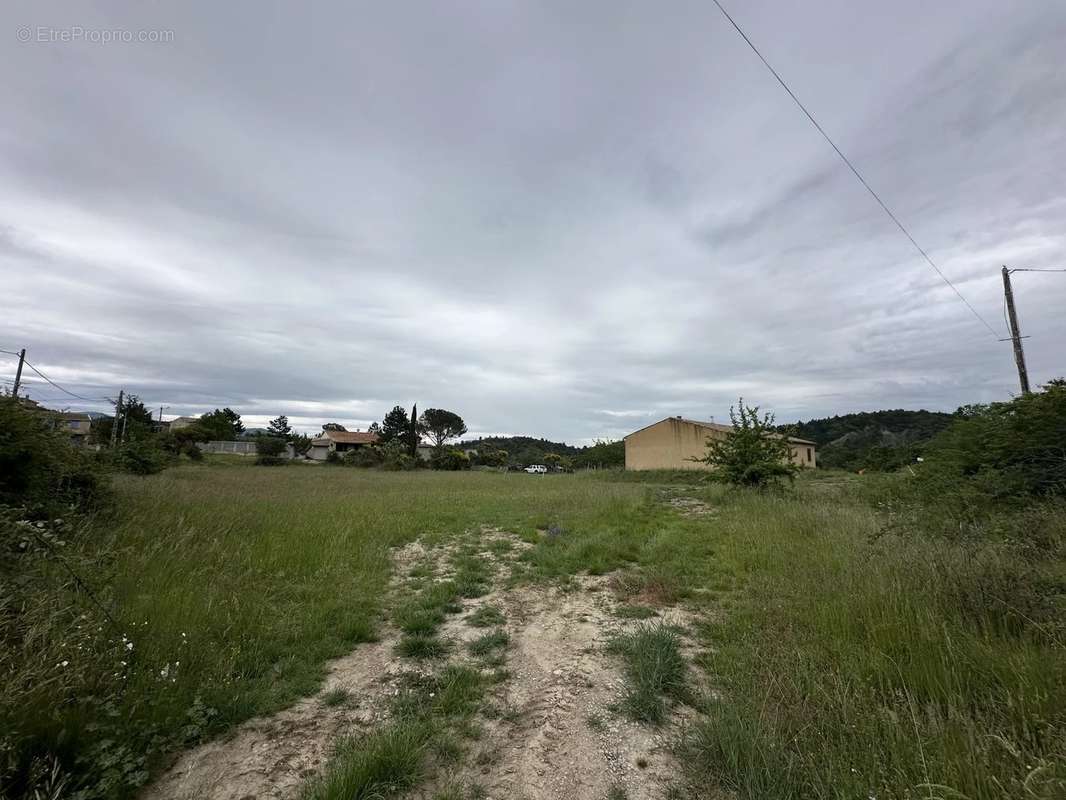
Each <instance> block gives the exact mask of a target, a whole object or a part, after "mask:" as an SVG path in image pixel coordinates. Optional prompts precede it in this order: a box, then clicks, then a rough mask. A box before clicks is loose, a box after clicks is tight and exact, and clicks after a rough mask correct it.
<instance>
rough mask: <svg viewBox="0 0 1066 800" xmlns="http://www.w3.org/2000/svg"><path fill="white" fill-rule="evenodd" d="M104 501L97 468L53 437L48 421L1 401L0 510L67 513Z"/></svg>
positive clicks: (106, 495) (101, 477)
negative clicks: (5, 506)
mask: <svg viewBox="0 0 1066 800" xmlns="http://www.w3.org/2000/svg"><path fill="white" fill-rule="evenodd" d="M108 499H109V491H108V489H107V487H106V484H105V482H104V475H103V470H102V469H101V465H100V464H99V462H97V461H96V460H94V459H93V458H92V457H91V456H90V455H89V454H87V453H85V452H82V451H80V450H78V449H76V448H75V447H73V446H72V445H71V444H70V442H69V441H67V438H66V437H65V436H63V435H61V434H59V433H56V432H55V431H54V430H53V429H52V427H51V420H50V417H49V416H48V415H46V414H43V413H42V412H40V411H31V410H28V409H25V408H22V407H21V406H19V405H18V403H17V402H14V401H12V400H11V399H9V398H6V397H0V504H4V503H6V504H9V505H18V506H25V507H27V508H30V509H36V510H40V511H42V512H44V513H48V512H49V511H53V512H55V513H61V512H62V513H65V512H66V511H68V510H69V509H70V508H71V507H73V508H74V509H76V510H81V511H88V510H92V509H94V508H97V507H99V506H102V505H106V503H107V501H108Z"/></svg>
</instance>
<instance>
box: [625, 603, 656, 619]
mask: <svg viewBox="0 0 1066 800" xmlns="http://www.w3.org/2000/svg"><path fill="white" fill-rule="evenodd" d="M658 613H659V612H657V611H656V610H655V609H654V608H649V607H648V606H639V605H622V606H618V607H617V608H615V610H614V615H615V616H616V617H621V618H622V619H649V618H650V617H654V616H658Z"/></svg>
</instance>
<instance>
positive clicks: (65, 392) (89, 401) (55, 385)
mask: <svg viewBox="0 0 1066 800" xmlns="http://www.w3.org/2000/svg"><path fill="white" fill-rule="evenodd" d="M25 363H26V366H27V367H29V368H30V369H32V370H33V371H34V372H36V373H37V374H38V375H40V376H41V377H42V378H44V379H45V380H46V381H48V382H49V383H50V384H52V386H54V387H55V388H57V389H59V391H61V392H63V393H64V394H69V395H70V396H71V397H76V398H78V399H79V400H84V401H85V402H86V403H95V402H97V401H98V400H100V398H91V397H82V396H81V395H80V394H75V393H74V392H72V391H70V389H64V388H63V387H62V386H60V385H59V384H58V383H56V382H55V381H54V380H52V379H51V378H49V377H48V376H47V375H45V374H44V373H43V372H41V371H40V370H39V369H37V367H35V366H33V364H31V363H30V362H29V361H27V362H25Z"/></svg>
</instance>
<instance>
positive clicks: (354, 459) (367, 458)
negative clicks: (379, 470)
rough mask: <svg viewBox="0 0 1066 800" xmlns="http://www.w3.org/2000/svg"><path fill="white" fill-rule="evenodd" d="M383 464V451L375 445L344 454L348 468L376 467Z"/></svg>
mask: <svg viewBox="0 0 1066 800" xmlns="http://www.w3.org/2000/svg"><path fill="white" fill-rule="evenodd" d="M380 463H381V451H380V450H379V449H378V448H376V447H374V446H373V445H368V446H366V447H360V448H357V449H355V450H349V451H348V452H347V453H345V454H344V465H345V466H347V467H376V466H377V465H378V464H380Z"/></svg>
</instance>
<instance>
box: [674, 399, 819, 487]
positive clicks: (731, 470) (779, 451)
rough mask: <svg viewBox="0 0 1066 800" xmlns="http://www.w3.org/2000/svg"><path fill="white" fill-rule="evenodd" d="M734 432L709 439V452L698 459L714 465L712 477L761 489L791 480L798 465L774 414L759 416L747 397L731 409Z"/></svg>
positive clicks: (730, 415)
mask: <svg viewBox="0 0 1066 800" xmlns="http://www.w3.org/2000/svg"><path fill="white" fill-rule="evenodd" d="M729 419H730V420H731V421H732V423H733V432H732V433H730V434H729V435H728V436H726V437H725V438H724V439H708V440H707V455H705V456H704V457H703V458H699V459H695V460H696V461H700V462H702V463H704V464H709V465H710V466H711V467H713V468H714V471H713V472H712V473H711V480H713V481H716V482H718V483H728V484H731V485H733V486H747V487H750V488H753V489H762V488H766V487H769V486H775V485H778V484H780V482H781V480H782V479H783V478H787V479H788V480H789V481H792V480H793V479H794V478H795V477H796V473H797V472H798V471H799V467H798V466H796V465H795V464H793V463H792V446H791V445H790V444H789V441H788V439H787V438H786V437H785V436H783V435H781V434H779V433H777V432H776V431H775V430H774V415H773V414H763V415H762V416H761V417H760V415H759V407H758V406H755V407H754V408H748V407H746V406H745V405H744V398H740V400H738V401H737V408H736V409H734V408H733V407H730V408H729Z"/></svg>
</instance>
